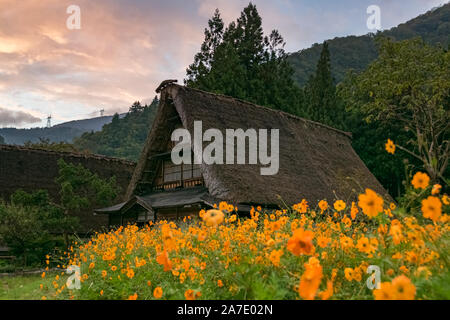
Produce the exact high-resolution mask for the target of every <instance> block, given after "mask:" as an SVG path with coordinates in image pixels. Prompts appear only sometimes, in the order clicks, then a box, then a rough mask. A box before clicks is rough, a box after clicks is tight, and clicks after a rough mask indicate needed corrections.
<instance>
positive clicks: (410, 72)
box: [340, 38, 450, 182]
mask: <svg viewBox="0 0 450 320" xmlns="http://www.w3.org/2000/svg"><path fill="white" fill-rule="evenodd" d="M379 42H380V56H379V57H378V59H377V60H375V61H374V62H373V63H372V64H371V65H370V66H369V67H368V68H367V70H365V71H364V72H363V73H361V74H360V75H357V76H356V75H350V76H349V77H348V78H347V80H346V82H345V84H344V85H343V86H342V90H341V91H340V92H341V95H342V96H343V97H344V98H345V99H346V101H347V103H348V107H349V109H350V110H356V111H357V112H360V113H361V114H362V115H363V118H364V120H365V121H366V122H367V123H370V122H376V123H379V124H380V125H381V126H391V127H394V128H395V127H397V128H399V129H400V130H401V133H400V135H401V136H407V137H408V138H410V139H409V140H407V141H401V140H400V141H398V140H399V137H398V136H391V137H390V138H391V139H393V140H395V142H396V145H397V147H398V148H400V149H401V150H402V151H403V152H406V153H407V154H408V155H410V156H412V157H413V158H415V159H417V160H419V161H420V162H421V165H422V166H423V168H424V169H425V170H426V171H427V172H428V174H429V175H430V177H431V178H432V180H434V181H436V182H437V181H438V180H439V179H441V180H442V179H444V174H445V172H446V170H447V166H448V158H449V153H450V150H449V139H450V105H449V102H450V73H449V70H450V53H449V52H448V51H445V50H443V49H442V48H439V47H432V46H429V45H427V44H425V43H424V42H423V41H422V40H421V39H413V40H405V41H401V42H393V41H391V40H390V39H386V38H380V39H379Z"/></svg>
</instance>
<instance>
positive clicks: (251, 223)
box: [41, 176, 450, 300]
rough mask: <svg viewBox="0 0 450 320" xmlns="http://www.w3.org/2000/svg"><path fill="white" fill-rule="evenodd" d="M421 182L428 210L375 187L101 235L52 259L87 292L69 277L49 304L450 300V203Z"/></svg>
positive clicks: (51, 287)
mask: <svg viewBox="0 0 450 320" xmlns="http://www.w3.org/2000/svg"><path fill="white" fill-rule="evenodd" d="M415 179H416V181H414V180H413V183H414V184H415V185H414V188H416V187H417V188H416V190H417V192H418V193H420V199H418V200H417V199H416V200H417V201H418V203H419V205H418V206H417V207H416V208H413V207H409V208H408V210H405V209H404V208H400V207H398V208H397V207H396V205H395V204H393V203H387V202H386V201H384V200H383V199H382V198H381V197H380V196H378V195H377V194H376V193H375V192H373V191H372V190H370V189H367V190H366V192H365V193H363V194H361V195H359V197H358V201H356V202H353V203H346V202H345V201H343V200H337V201H334V202H332V203H328V202H327V201H325V200H322V201H320V202H319V203H317V204H312V203H308V202H307V200H302V201H300V202H299V203H298V204H295V205H294V206H292V207H290V208H286V209H284V210H276V211H271V212H266V211H264V210H262V209H261V208H259V207H258V208H254V209H253V210H252V212H251V216H250V217H248V218H238V217H237V215H236V214H235V210H236V208H234V207H233V206H232V205H230V204H227V203H225V202H222V203H220V204H218V206H217V208H216V209H213V210H209V211H204V210H202V211H200V213H199V218H196V219H190V218H186V219H185V220H184V221H183V222H181V221H180V222H177V223H175V222H167V221H159V222H158V223H156V224H153V225H152V224H150V225H147V226H146V227H144V228H138V227H136V226H134V225H130V226H127V227H120V228H119V229H117V230H112V231H111V232H109V233H103V234H96V235H95V236H94V237H93V238H92V239H91V240H90V241H89V242H87V243H82V244H79V243H78V244H74V246H73V247H72V248H71V249H70V250H69V252H65V253H64V254H62V255H61V256H52V257H50V256H48V261H47V264H48V265H53V264H58V265H59V266H60V267H61V268H62V269H63V270H65V268H66V267H67V266H69V265H77V266H79V267H80V269H81V274H80V278H81V279H80V282H81V283H80V285H81V288H80V289H79V290H75V289H68V288H67V284H66V280H67V277H68V276H67V275H66V274H65V273H64V272H62V273H61V274H59V275H57V276H56V277H54V276H52V277H54V279H53V281H52V282H49V281H46V282H45V283H46V284H45V285H41V294H42V299H188V300H193V299H292V300H295V299H450V274H449V266H448V256H449V255H448V251H449V249H448V248H449V245H450V237H449V224H448V222H449V215H448V213H449V198H448V197H447V196H446V195H440V194H439V191H440V190H437V189H440V188H438V187H436V186H431V185H430V186H429V185H428V183H429V182H428V181H426V178H425V181H424V176H417V177H415ZM419 180H420V181H419ZM418 197H419V195H418ZM369 266H377V267H378V268H379V270H380V271H381V272H380V280H381V283H380V285H379V287H378V289H377V288H374V286H375V284H376V283H375V282H376V277H375V276H374V277H372V278H370V277H371V274H372V273H367V269H368V268H369ZM372 268H373V267H371V268H369V270H372ZM42 277H43V278H45V277H48V275H46V274H45V273H43V274H42ZM369 278H370V280H368V279H369ZM374 279H375V280H374ZM46 280H48V279H46ZM368 283H369V285H368ZM370 284H373V286H372V288H374V289H373V290H372V289H370V288H369V287H370Z"/></svg>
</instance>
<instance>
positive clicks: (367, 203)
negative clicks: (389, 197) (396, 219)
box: [358, 189, 384, 218]
mask: <svg viewBox="0 0 450 320" xmlns="http://www.w3.org/2000/svg"><path fill="white" fill-rule="evenodd" d="M358 200H359V201H358V206H359V207H360V208H361V209H362V211H363V213H364V214H365V215H366V216H368V217H370V218H373V217H376V216H377V215H378V214H379V213H380V212H383V202H384V201H383V198H381V197H380V196H378V195H377V194H376V193H375V191H373V190H371V189H366V193H363V194H360V195H359V197H358Z"/></svg>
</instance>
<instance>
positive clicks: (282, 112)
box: [167, 84, 352, 139]
mask: <svg viewBox="0 0 450 320" xmlns="http://www.w3.org/2000/svg"><path fill="white" fill-rule="evenodd" d="M168 86H177V87H179V88H186V89H188V90H190V91H197V92H200V93H203V94H207V95H209V96H215V97H217V98H222V99H228V100H230V101H236V102H239V103H242V104H245V105H249V106H253V107H257V108H260V109H265V110H267V111H269V112H274V113H279V114H283V115H284V116H286V117H288V118H292V119H297V120H300V121H305V122H308V123H310V124H313V125H316V126H319V127H323V128H326V129H328V130H332V131H335V132H337V133H340V134H343V135H344V136H347V137H348V138H350V139H351V138H352V133H351V132H347V131H343V130H339V129H336V128H333V127H330V126H328V125H326V124H323V123H320V122H317V121H313V120H309V119H305V118H302V117H299V116H296V115H293V114H291V113H287V112H285V111H282V110H275V109H271V108H268V107H265V106H260V105H257V104H255V103H252V102H249V101H246V100H242V99H240V98H235V97H230V96H227V95H224V94H221V93H215V92H208V91H204V90H200V89H196V88H187V87H184V86H180V85H176V84H169V85H167V87H168Z"/></svg>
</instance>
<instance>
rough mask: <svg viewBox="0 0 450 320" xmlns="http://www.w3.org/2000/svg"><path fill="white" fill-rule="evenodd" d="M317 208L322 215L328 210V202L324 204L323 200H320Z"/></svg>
mask: <svg viewBox="0 0 450 320" xmlns="http://www.w3.org/2000/svg"><path fill="white" fill-rule="evenodd" d="M319 208H320V211H321V213H323V212H324V211H325V210H327V209H328V202H326V201H325V200H320V201H319Z"/></svg>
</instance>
